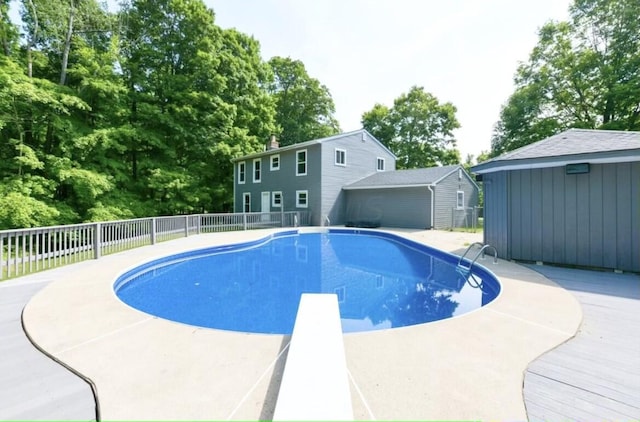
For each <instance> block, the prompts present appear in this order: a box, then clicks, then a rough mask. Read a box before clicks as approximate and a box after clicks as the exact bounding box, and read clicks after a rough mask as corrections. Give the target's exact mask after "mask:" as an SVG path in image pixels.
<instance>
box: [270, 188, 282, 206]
mask: <svg viewBox="0 0 640 422" xmlns="http://www.w3.org/2000/svg"><path fill="white" fill-rule="evenodd" d="M278 195H279V196H280V203H279V204H277V203H276V196H278ZM271 206H272V207H273V208H281V207H282V191H275V192H271Z"/></svg>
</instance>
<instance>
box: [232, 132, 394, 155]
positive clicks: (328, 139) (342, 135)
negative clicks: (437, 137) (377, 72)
mask: <svg viewBox="0 0 640 422" xmlns="http://www.w3.org/2000/svg"><path fill="white" fill-rule="evenodd" d="M357 134H362V136H363V137H364V136H367V137H369V138H370V139H371V140H373V141H374V142H376V143H378V144H379V145H380V146H381V147H382V148H384V149H385V150H386V151H387V152H388V153H389V154H391V155H392V156H393V157H394V158H396V155H395V154H394V153H392V152H391V151H390V150H389V148H387V147H386V146H384V144H383V143H382V142H380V141H379V140H377V139H376V137H375V136H373V135H372V134H370V133H369V132H368V131H367V130H366V129H358V130H352V131H351V132H343V133H339V134H337V135H332V136H327V137H325V138H319V139H313V140H311V141H306V142H300V143H299V144H293V145H287V146H286V147H280V148H275V149H270V150H266V151H261V152H256V153H253V154H249V155H244V156H242V157H238V158H234V159H232V160H231V161H232V162H237V161H243V160H247V159H251V158H258V157H264V156H268V155H271V154H278V153H280V152H283V151H290V150H295V149H302V148H305V147H308V146H310V145H315V144H322V143H325V142H331V141H335V140H336V139H340V138H345V137H347V136H351V135H357Z"/></svg>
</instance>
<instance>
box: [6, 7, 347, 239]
mask: <svg viewBox="0 0 640 422" xmlns="http://www.w3.org/2000/svg"><path fill="white" fill-rule="evenodd" d="M20 13H21V18H22V25H21V26H20V27H17V26H16V25H15V24H14V23H12V22H11V20H10V18H9V0H0V228H14V227H30V226H41V225H49V224H64V223H73V222H80V221H96V220H108V219H119V218H130V217H138V216H151V215H166V214H176V213H191V212H216V211H225V210H228V209H229V208H230V205H231V204H230V201H231V200H232V199H231V198H232V196H231V192H232V178H233V171H232V165H231V161H230V160H231V158H233V157H235V156H238V155H242V154H248V153H251V152H255V151H259V150H261V149H262V148H263V146H264V144H265V142H266V141H267V139H268V138H269V136H270V135H271V134H276V135H277V136H278V137H279V138H281V139H283V140H286V142H287V143H293V142H302V141H306V140H309V139H312V138H314V137H317V136H325V135H331V134H334V133H336V132H337V131H338V130H339V127H338V124H337V122H336V121H335V119H334V117H333V113H334V105H333V100H332V99H331V96H330V94H329V91H328V90H327V88H326V87H324V86H323V85H321V84H320V83H319V82H318V81H317V80H316V79H314V78H312V77H310V76H309V75H308V74H307V72H306V70H305V68H304V66H303V65H302V63H301V62H299V61H295V60H292V59H290V58H280V57H275V58H272V59H271V60H270V61H269V62H265V61H263V60H262V58H261V56H260V46H259V43H258V41H257V40H255V39H254V38H252V37H250V36H247V35H246V34H243V33H240V32H238V31H237V30H234V29H221V28H220V27H218V26H217V25H216V24H215V19H214V18H215V15H214V12H213V11H212V10H211V9H209V8H207V7H206V6H205V5H204V3H203V2H202V0H131V1H129V2H125V3H123V4H122V6H121V9H120V10H119V11H118V12H117V13H108V12H107V11H105V10H104V9H103V8H102V7H101V3H100V2H99V1H97V0H22V2H21V4H20Z"/></svg>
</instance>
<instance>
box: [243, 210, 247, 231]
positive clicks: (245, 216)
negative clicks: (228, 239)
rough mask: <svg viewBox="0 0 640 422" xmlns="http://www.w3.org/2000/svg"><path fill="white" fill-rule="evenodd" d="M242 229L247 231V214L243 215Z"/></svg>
mask: <svg viewBox="0 0 640 422" xmlns="http://www.w3.org/2000/svg"><path fill="white" fill-rule="evenodd" d="M242 229H243V230H247V213H243V214H242Z"/></svg>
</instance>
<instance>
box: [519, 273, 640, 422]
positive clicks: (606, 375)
mask: <svg viewBox="0 0 640 422" xmlns="http://www.w3.org/2000/svg"><path fill="white" fill-rule="evenodd" d="M530 268H532V269H534V270H536V271H538V272H540V273H542V274H543V275H545V276H546V277H548V278H550V279H551V280H554V281H555V282H557V283H558V284H560V285H561V286H562V287H564V288H566V289H568V290H570V291H571V292H572V293H573V294H574V295H575V296H576V298H577V299H578V300H579V301H580V303H581V305H582V309H583V322H582V326H581V327H580V330H579V331H578V334H577V335H576V337H575V338H574V339H571V340H569V341H568V342H567V343H565V344H563V345H560V346H559V347H557V348H556V349H554V350H552V351H550V352H548V353H546V354H545V355H543V356H541V357H540V358H539V359H537V360H536V361H534V362H532V363H531V365H529V368H528V369H527V371H526V373H525V380H524V399H525V405H526V408H527V413H528V416H529V419H530V420H531V421H541V420H545V421H556V420H557V421H560V420H562V421H568V420H572V421H573V420H575V421H584V420H599V421H619V420H638V419H640V276H638V275H633V274H614V273H605V272H595V271H584V270H574V269H565V268H557V267H546V266H545V267H542V266H530Z"/></svg>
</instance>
